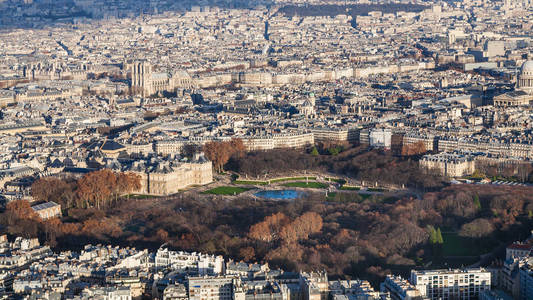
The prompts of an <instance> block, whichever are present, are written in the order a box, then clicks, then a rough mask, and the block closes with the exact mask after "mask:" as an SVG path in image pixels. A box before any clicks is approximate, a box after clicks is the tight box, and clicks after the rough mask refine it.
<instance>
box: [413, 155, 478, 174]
mask: <svg viewBox="0 0 533 300" xmlns="http://www.w3.org/2000/svg"><path fill="white" fill-rule="evenodd" d="M420 166H421V167H423V168H425V169H428V170H438V171H439V172H440V173H441V174H442V175H443V176H448V177H462V176H465V175H470V174H472V173H474V171H475V167H476V164H475V159H474V157H473V156H471V155H462V154H455V153H439V154H435V155H425V156H424V157H422V159H421V160H420Z"/></svg>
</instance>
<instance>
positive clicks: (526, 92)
mask: <svg viewBox="0 0 533 300" xmlns="http://www.w3.org/2000/svg"><path fill="white" fill-rule="evenodd" d="M531 101H533V61H526V62H525V63H523V64H522V67H521V68H520V74H519V75H518V80H517V82H516V89H515V90H514V91H512V92H509V93H505V94H502V95H499V96H496V97H494V106H523V105H529V103H530V102H531Z"/></svg>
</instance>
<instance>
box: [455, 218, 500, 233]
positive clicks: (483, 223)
mask: <svg viewBox="0 0 533 300" xmlns="http://www.w3.org/2000/svg"><path fill="white" fill-rule="evenodd" d="M493 231H494V225H492V223H491V222H490V221H489V220H487V219H476V220H474V221H472V222H470V223H466V224H464V225H463V226H461V229H460V230H459V235H460V236H463V237H470V238H480V237H485V236H488V235H490V234H491V233H492V232H493Z"/></svg>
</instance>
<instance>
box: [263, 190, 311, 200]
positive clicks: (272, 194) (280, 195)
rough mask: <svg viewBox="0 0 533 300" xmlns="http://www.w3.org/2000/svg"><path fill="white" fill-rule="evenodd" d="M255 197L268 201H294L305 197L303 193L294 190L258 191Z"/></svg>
mask: <svg viewBox="0 0 533 300" xmlns="http://www.w3.org/2000/svg"><path fill="white" fill-rule="evenodd" d="M254 195H255V196H257V197H260V198H265V199H270V200H294V199H298V198H300V197H302V196H304V195H305V193H304V192H300V191H296V190H270V191H260V192H257V193H255V194H254Z"/></svg>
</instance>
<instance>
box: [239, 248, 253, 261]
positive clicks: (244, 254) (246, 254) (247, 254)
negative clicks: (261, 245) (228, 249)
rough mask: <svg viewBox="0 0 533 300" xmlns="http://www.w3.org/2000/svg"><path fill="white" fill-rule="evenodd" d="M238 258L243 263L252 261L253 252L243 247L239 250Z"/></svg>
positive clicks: (251, 249)
mask: <svg viewBox="0 0 533 300" xmlns="http://www.w3.org/2000/svg"><path fill="white" fill-rule="evenodd" d="M239 256H240V257H241V258H242V260H244V261H253V260H254V259H255V250H254V248H252V247H244V248H241V249H240V250H239Z"/></svg>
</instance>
